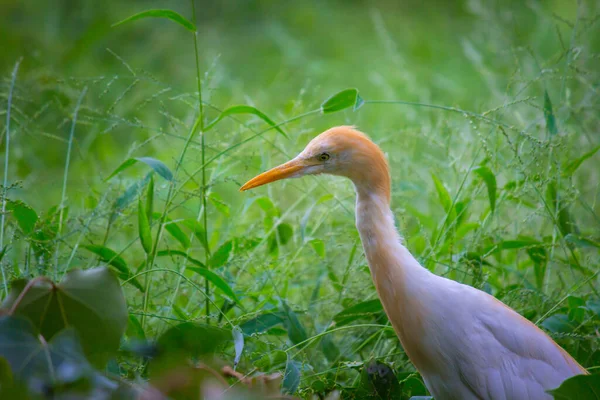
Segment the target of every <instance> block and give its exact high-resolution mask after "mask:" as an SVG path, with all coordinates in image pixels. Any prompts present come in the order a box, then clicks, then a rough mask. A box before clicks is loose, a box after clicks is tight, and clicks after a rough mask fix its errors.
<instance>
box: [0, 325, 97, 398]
mask: <svg viewBox="0 0 600 400" xmlns="http://www.w3.org/2000/svg"><path fill="white" fill-rule="evenodd" d="M0 360H6V361H7V364H8V365H10V370H11V372H12V374H14V375H15V376H16V377H17V378H18V381H20V382H21V383H24V384H27V386H29V390H27V391H26V392H28V394H29V395H31V394H32V392H33V393H36V394H39V395H40V396H39V397H38V396H36V397H35V398H44V397H46V396H42V393H40V389H41V390H46V392H45V394H46V395H47V393H48V391H52V390H53V389H54V388H60V387H61V386H63V387H64V385H69V384H74V383H84V380H85V381H87V382H85V383H88V384H89V383H91V382H90V381H92V380H93V379H94V378H98V375H99V374H98V373H97V372H96V371H95V370H94V369H93V368H92V366H91V365H90V363H89V362H88V360H86V358H85V356H84V354H83V351H82V349H81V345H80V343H79V340H78V337H77V333H76V332H75V330H74V329H72V328H68V329H64V330H62V331H61V332H59V333H58V334H57V335H55V336H54V337H53V338H52V340H46V339H45V338H43V337H42V336H41V335H39V332H38V331H37V330H36V329H35V327H34V326H33V324H32V323H31V321H29V320H27V319H24V318H21V317H13V316H2V317H0ZM86 378H87V379H86ZM11 380H12V379H11ZM5 384H6V383H5V382H3V386H2V387H1V388H0V392H1V394H2V396H3V397H2V398H5V396H6V398H11V399H12V398H15V399H17V398H22V399H28V398H30V396H27V395H26V392H25V391H22V392H21V393H19V396H18V397H17V396H14V397H13V396H10V397H8V395H7V393H6V392H9V393H10V392H11V390H10V389H12V388H6V387H4V385H5ZM11 386H12V385H11ZM36 386H37V387H36ZM17 387H18V386H17ZM38 388H39V389H38ZM5 389H9V390H6V391H5ZM23 389H24V388H23ZM91 390H92V388H91V387H89V386H88V387H87V388H86V386H85V385H82V386H80V388H79V394H80V395H81V396H82V397H81V398H83V397H85V398H87V397H88V395H91V393H90V392H91ZM86 392H87V393H86ZM15 394H16V393H15ZM60 397H62V396H60Z"/></svg>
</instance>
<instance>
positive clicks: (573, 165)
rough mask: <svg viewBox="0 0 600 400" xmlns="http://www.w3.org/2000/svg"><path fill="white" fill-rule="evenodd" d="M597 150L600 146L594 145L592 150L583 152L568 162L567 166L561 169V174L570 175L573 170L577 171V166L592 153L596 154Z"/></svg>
mask: <svg viewBox="0 0 600 400" xmlns="http://www.w3.org/2000/svg"><path fill="white" fill-rule="evenodd" d="M598 150H600V146H596V147H594V148H593V149H592V150H590V151H588V152H587V153H585V154H584V155H582V156H581V157H579V158H578V159H576V160H573V161H571V162H570V163H568V164H567V166H566V167H565V168H564V169H563V172H562V174H563V176H572V175H573V174H574V173H575V171H577V168H579V166H580V165H581V164H582V163H583V162H584V161H585V160H587V159H588V158H591V157H592V156H593V155H594V154H596V153H597V152H598Z"/></svg>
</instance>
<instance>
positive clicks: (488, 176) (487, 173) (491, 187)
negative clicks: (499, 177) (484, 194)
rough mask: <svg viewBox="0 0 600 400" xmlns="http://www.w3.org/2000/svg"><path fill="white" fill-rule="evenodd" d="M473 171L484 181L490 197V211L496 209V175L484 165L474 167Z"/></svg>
mask: <svg viewBox="0 0 600 400" xmlns="http://www.w3.org/2000/svg"><path fill="white" fill-rule="evenodd" d="M473 171H474V172H475V173H476V174H477V175H479V176H480V177H481V178H482V179H483V181H484V182H485V186H486V187H487V191H488V198H489V199H490V209H491V210H492V212H494V211H495V210H496V190H497V187H496V177H495V176H494V173H493V172H492V171H491V170H490V169H489V168H488V167H486V166H479V167H477V168H474V169H473Z"/></svg>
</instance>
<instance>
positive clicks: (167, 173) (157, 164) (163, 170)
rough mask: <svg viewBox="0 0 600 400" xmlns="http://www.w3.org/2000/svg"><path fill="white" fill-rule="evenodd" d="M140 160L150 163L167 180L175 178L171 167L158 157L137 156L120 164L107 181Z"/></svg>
mask: <svg viewBox="0 0 600 400" xmlns="http://www.w3.org/2000/svg"><path fill="white" fill-rule="evenodd" d="M138 162H142V163H144V164H146V165H148V166H149V167H150V168H152V169H153V170H154V171H156V173H157V174H159V175H160V176H162V177H163V178H165V179H166V180H168V181H172V180H173V173H172V172H171V170H170V169H169V167H167V166H166V165H165V164H164V163H163V162H162V161H160V160H157V159H156V158H152V157H136V158H130V159H128V160H125V161H124V162H123V163H122V164H121V165H119V166H118V167H117V169H115V170H114V171H113V173H112V174H110V175H109V176H108V178H106V179H105V181H108V180H110V179H111V178H112V177H114V176H115V175H117V174H119V173H121V172H123V171H124V170H126V169H127V168H129V167H131V166H132V165H135V164H137V163H138Z"/></svg>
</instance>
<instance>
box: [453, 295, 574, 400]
mask: <svg viewBox="0 0 600 400" xmlns="http://www.w3.org/2000/svg"><path fill="white" fill-rule="evenodd" d="M473 290H474V289H473ZM476 300H477V304H476V305H474V307H473V308H472V309H471V310H472V317H474V318H473V319H472V321H473V325H471V332H469V335H468V338H467V337H465V341H468V342H470V343H464V345H465V347H463V349H464V348H466V349H467V352H465V351H460V350H459V349H457V353H458V357H457V358H456V368H457V372H458V374H459V377H460V380H461V381H462V382H463V383H464V384H465V385H466V386H467V387H469V389H470V390H471V391H472V392H473V393H474V394H475V395H476V396H478V397H480V398H482V399H494V400H496V399H550V398H551V397H550V395H548V394H547V393H545V391H546V390H549V389H554V388H556V387H558V386H559V385H560V383H561V382H562V381H563V380H565V379H567V378H569V377H571V376H574V375H577V374H583V373H586V372H585V370H584V369H583V368H582V367H581V366H580V365H579V364H578V363H577V362H576V361H575V360H574V359H573V358H572V357H571V356H569V355H568V354H567V353H566V352H565V351H564V350H563V349H562V348H560V347H559V346H558V345H557V344H556V343H554V341H553V340H552V339H550V337H549V336H548V335H546V334H545V333H544V332H543V331H542V330H540V329H539V328H537V327H536V326H535V325H534V324H532V323H531V322H529V321H528V320H527V319H525V318H523V317H522V316H521V315H519V314H518V313H517V312H515V311H514V310H512V309H510V308H509V307H507V306H505V305H504V304H503V303H501V302H500V301H498V300H497V299H495V298H494V297H492V296H489V295H487V294H486V293H484V292H481V291H477V293H476Z"/></svg>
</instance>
